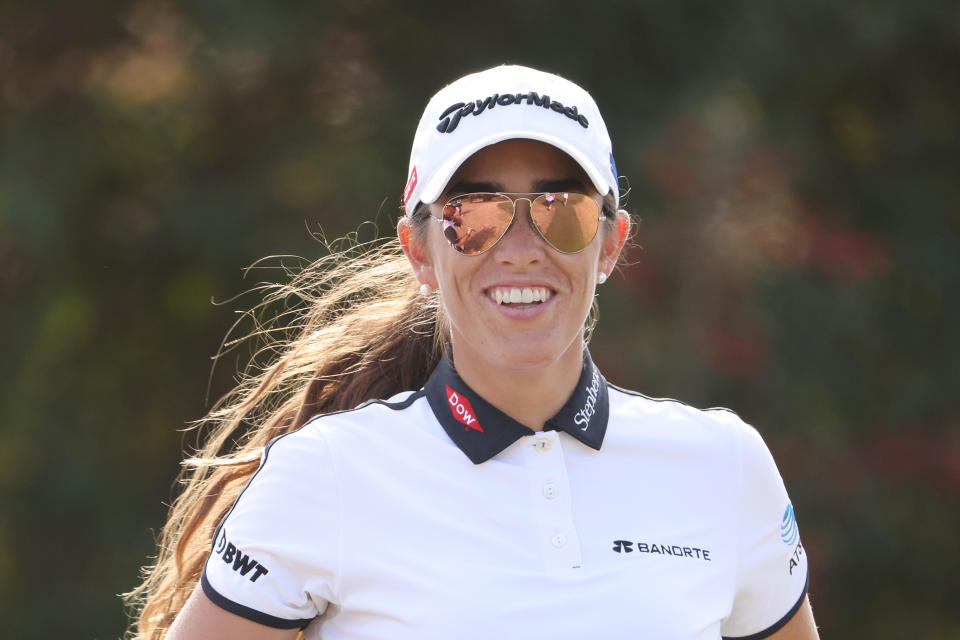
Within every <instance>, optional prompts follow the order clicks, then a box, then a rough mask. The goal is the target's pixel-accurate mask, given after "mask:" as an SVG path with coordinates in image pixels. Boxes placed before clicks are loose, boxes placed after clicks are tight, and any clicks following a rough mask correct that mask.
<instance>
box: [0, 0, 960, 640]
mask: <svg viewBox="0 0 960 640" xmlns="http://www.w3.org/2000/svg"><path fill="white" fill-rule="evenodd" d="M500 62H519V63H524V64H529V65H531V66H535V67H539V68H543V69H546V70H550V71H556V72H558V73H561V74H562V75H565V76H567V77H569V78H571V79H573V80H575V81H578V82H580V83H581V84H583V85H584V86H586V87H587V88H588V89H589V90H590V91H591V92H592V93H593V94H594V96H595V97H596V98H597V100H598V102H599V103H600V105H601V108H602V109H603V111H604V114H605V116H606V120H607V124H608V126H609V128H610V130H611V133H612V136H613V139H614V150H615V152H616V155H617V160H618V164H619V168H620V171H621V172H622V173H623V174H624V175H626V176H629V178H630V185H631V191H630V195H629V198H628V208H629V209H630V210H631V212H632V213H633V214H635V215H636V216H637V219H638V221H641V224H640V226H639V231H638V234H637V244H638V246H637V247H635V248H634V249H633V250H632V251H631V253H630V256H629V259H630V260H629V262H630V264H629V265H628V266H625V267H624V268H623V269H622V271H621V273H620V274H619V275H618V276H615V277H613V278H612V279H611V281H610V282H609V283H608V284H606V285H605V286H604V287H603V288H602V291H601V299H602V300H601V309H602V312H601V323H600V327H599V329H598V331H597V334H596V337H595V339H594V346H593V350H594V356H595V358H596V359H597V360H598V361H599V362H600V363H601V364H602V365H603V367H604V369H605V371H606V372H607V373H608V377H609V378H610V379H611V380H613V381H615V382H617V383H619V384H623V385H625V386H628V387H632V388H635V389H639V390H641V391H643V392H645V393H648V394H651V395H665V396H672V397H679V398H681V399H684V400H686V401H688V402H691V403H693V404H697V405H700V406H709V405H726V406H732V407H735V408H736V409H737V410H738V411H739V412H740V414H741V415H743V416H744V417H745V418H746V419H747V420H748V421H750V422H752V423H753V424H756V425H757V426H758V427H759V428H760V430H761V432H762V433H763V434H764V435H765V437H766V439H767V441H768V443H769V444H770V447H771V449H772V450H773V452H774V454H775V456H776V457H777V460H778V462H779V464H780V466H781V470H782V472H783V474H784V477H785V478H786V481H787V484H788V487H789V489H790V491H791V494H792V496H793V499H794V504H795V506H796V510H797V512H798V514H799V517H800V522H801V526H802V530H803V534H804V538H805V541H806V546H807V547H808V549H809V553H810V557H811V562H812V576H811V581H812V582H811V589H812V598H813V601H814V604H815V610H816V614H817V617H818V621H819V622H820V624H821V625H822V627H823V635H824V637H846V638H874V637H887V638H914V637H920V638H932V639H940V638H943V639H946V638H957V637H960V614H958V609H957V607H956V603H955V602H954V600H955V596H956V594H957V593H960V578H958V575H960V572H958V562H957V558H958V557H960V556H958V553H960V549H958V546H960V545H958V535H957V531H960V508H958V503H960V429H958V427H960V416H958V412H957V409H956V407H955V402H954V400H953V399H952V397H951V396H950V393H952V392H951V391H950V389H954V390H956V389H957V388H958V387H960V384H958V383H960V380H958V378H960V376H958V371H960V344H958V343H960V338H958V334H957V331H956V328H957V327H958V325H960V302H958V298H957V297H951V296H952V295H955V294H956V293H957V291H958V290H960V288H958V287H960V257H958V256H960V252H958V242H957V241H958V236H960V172H958V168H960V166H958V160H957V158H958V154H960V148H958V147H960V144H958V143H960V132H958V128H960V121H958V117H960V116H958V114H960V109H958V107H960V83H958V82H957V69H958V68H960V5H957V3H955V2H951V1H948V0H918V1H916V2H910V3H902V2H896V1H894V0H853V1H851V2H842V3H839V2H830V1H827V0H810V1H809V2H802V3H792V4H785V3H769V2H760V1H757V0H750V1H747V0H732V1H730V2H724V3H714V2H704V1H698V2H687V3H674V2H663V1H655V0H642V1H638V2H623V1H617V0H600V1H598V2H593V3H590V4H589V5H583V4H582V3H574V2H569V1H567V0H558V1H556V2H552V3H545V2H533V1H530V2H510V3H506V2H488V3H485V4H483V5H478V4H476V3H461V4H459V5H457V4H453V5H451V4H450V3H439V2H421V3H413V2H410V3H389V2H384V1H382V0H356V1H349V0H340V1H328V2H315V3H309V4H308V3H272V4H271V3H256V2H247V1H243V0H238V1H235V2H230V3H226V2H222V1H218V0H213V1H211V0H207V1H201V2H193V3H186V2H173V1H163V0H140V1H136V2H132V1H129V0H100V1H98V2H85V3H69V2H49V1H46V2H44V1H38V2H25V1H23V0H20V1H15V0H14V1H7V2H3V3H0V141H2V142H0V149H2V154H0V296H2V303H0V330H2V335H3V340H2V341H0V357H2V362H3V365H4V366H3V372H4V373H3V375H4V381H3V385H2V387H0V420H2V422H0V425H2V426H0V501H2V502H0V506H2V509H3V514H4V517H3V518H2V519H0V621H2V622H0V628H2V629H5V631H4V632H3V633H2V635H3V637H5V638H12V637H18V638H32V637H36V638H39V637H49V636H53V635H67V634H69V635H70V636H71V637H85V638H90V637H93V638H116V637H119V636H120V635H121V633H122V631H123V629H124V627H125V617H124V612H123V609H122V606H121V604H120V601H119V599H117V598H116V597H115V594H117V593H120V592H122V591H125V590H127V589H129V588H131V587H132V586H133V585H134V584H135V582H136V576H137V570H138V567H139V566H140V565H141V564H143V563H145V562H146V558H147V556H149V555H150V554H151V553H152V552H153V544H154V535H155V534H156V531H157V530H158V529H159V527H160V526H161V524H162V522H163V519H164V514H165V509H164V506H163V503H164V502H168V501H169V500H170V497H171V496H172V495H173V492H174V490H175V489H174V488H173V487H172V486H171V485H172V478H173V476H174V474H175V472H176V469H177V465H178V461H179V459H180V456H181V450H182V446H183V445H184V438H183V435H182V433H180V432H179V431H178V429H180V428H182V427H183V426H184V425H185V424H186V423H187V422H188V421H189V420H192V419H196V418H198V417H200V416H201V415H202V414H203V413H204V412H205V409H206V408H207V407H209V404H210V399H212V398H216V397H218V396H219V395H220V394H222V393H224V392H225V391H226V390H227V389H228V388H229V387H230V385H231V382H232V374H233V372H232V371H230V370H229V368H230V367H231V366H234V365H235V364H236V363H235V362H230V363H226V362H224V363H221V364H220V365H219V366H218V367H217V368H216V369H215V370H214V371H213V373H212V374H211V367H210V363H209V360H208V356H210V355H212V354H213V353H215V352H216V350H217V348H218V345H219V341H220V339H221V338H222V336H223V334H224V333H225V331H226V329H227V327H228V326H229V324H230V323H231V322H232V318H233V311H234V310H236V309H243V308H245V307H250V306H252V305H253V303H254V300H253V299H250V298H249V297H247V298H244V297H241V298H239V299H238V300H235V301H233V302H230V303H229V304H225V305H220V306H216V305H213V304H211V300H219V301H225V300H229V299H231V298H232V296H234V295H236V294H238V293H240V292H242V291H243V290H245V289H247V288H249V287H251V286H253V285H254V284H256V282H258V281H259V280H261V279H271V278H282V277H283V276H282V273H281V272H279V271H278V272H270V271H266V272H264V271H256V272H253V273H251V274H250V275H248V276H247V278H246V280H244V279H242V271H241V270H242V268H243V267H245V266H247V265H249V264H251V263H253V262H254V261H255V260H256V259H258V258H260V257H262V256H264V255H268V254H297V255H301V256H305V257H307V258H310V257H314V256H316V255H318V254H319V253H320V252H321V251H322V250H323V249H322V245H321V244H320V243H318V242H317V241H316V240H315V239H314V238H313V237H312V234H313V233H317V232H319V231H320V230H321V229H322V231H323V232H324V233H325V234H326V235H327V236H328V237H331V238H333V237H337V236H339V235H342V234H344V233H346V232H348V231H350V230H353V229H355V228H356V227H357V226H358V224H359V223H360V222H361V221H362V220H368V219H375V220H376V221H377V222H378V224H379V226H380V229H381V233H390V231H391V229H392V227H393V224H394V221H395V216H396V213H397V205H398V201H399V193H400V191H401V189H402V187H403V184H404V182H405V180H406V173H407V156H408V153H409V144H410V142H411V140H412V136H413V131H414V128H415V125H416V122H417V119H418V117H419V114H420V112H421V110H422V108H423V106H424V104H425V103H426V99H427V98H428V97H429V96H430V95H431V94H432V93H433V92H434V91H436V89H438V88H439V87H440V86H442V85H443V84H444V83H446V82H449V81H450V80H452V79H454V78H456V77H458V76H459V75H461V74H463V73H465V72H467V71H472V70H478V69H481V68H486V67H488V66H491V65H493V64H497V63H500ZM951 291H952V292H954V293H953V294H951V293H950V292H951ZM951 327H953V329H951ZM208 378H209V380H208ZM208 383H209V386H210V393H209V396H208V393H207V387H208ZM208 398H209V399H208ZM186 442H189V438H187V439H186Z"/></svg>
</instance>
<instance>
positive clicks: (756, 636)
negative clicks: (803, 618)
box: [721, 570, 810, 640]
mask: <svg viewBox="0 0 960 640" xmlns="http://www.w3.org/2000/svg"><path fill="white" fill-rule="evenodd" d="M809 586H810V572H809V570H808V571H807V577H806V579H805V580H804V582H803V590H802V591H800V597H799V598H797V602H796V603H795V604H794V605H793V606H792V607H790V610H789V611H787V613H786V614H785V615H784V616H783V617H782V618H780V619H779V620H777V621H776V622H774V623H773V624H772V625H770V626H769V627H767V628H766V629H764V630H763V631H758V632H757V633H752V634H750V635H749V636H721V637H722V638H723V640H761V638H766V637H769V636H772V635H773V634H775V633H776V632H777V631H780V629H782V628H783V627H784V626H785V625H786V624H787V623H788V622H790V620H792V619H793V616H795V615H797V611H799V610H800V605H802V604H803V600H804V598H806V597H807V588H808V587H809Z"/></svg>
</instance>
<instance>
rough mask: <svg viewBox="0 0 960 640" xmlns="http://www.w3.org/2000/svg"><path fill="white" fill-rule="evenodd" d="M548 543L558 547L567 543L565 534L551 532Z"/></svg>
mask: <svg viewBox="0 0 960 640" xmlns="http://www.w3.org/2000/svg"><path fill="white" fill-rule="evenodd" d="M550 544H552V545H553V546H555V547H556V548H557V549H559V548H560V547H562V546H563V545H565V544H567V536H565V535H563V534H562V533H555V534H553V537H552V538H550Z"/></svg>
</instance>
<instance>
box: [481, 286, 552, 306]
mask: <svg viewBox="0 0 960 640" xmlns="http://www.w3.org/2000/svg"><path fill="white" fill-rule="evenodd" d="M489 295H490V297H492V298H493V299H494V300H495V301H496V303H497V304H520V303H523V304H530V303H532V302H546V301H547V300H548V299H549V298H550V296H551V293H550V290H549V289H547V288H546V287H524V288H522V289H521V288H520V287H510V288H509V289H507V288H497V289H493V290H492V291H491V292H490V294H489Z"/></svg>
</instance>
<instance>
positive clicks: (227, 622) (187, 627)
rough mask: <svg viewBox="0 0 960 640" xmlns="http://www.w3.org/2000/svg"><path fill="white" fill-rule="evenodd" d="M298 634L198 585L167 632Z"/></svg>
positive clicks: (261, 637) (192, 639)
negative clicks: (237, 609) (240, 611)
mask: <svg viewBox="0 0 960 640" xmlns="http://www.w3.org/2000/svg"><path fill="white" fill-rule="evenodd" d="M797 617H799V613H798V614H797ZM791 624H792V622H791ZM788 626H789V625H788ZM296 637H297V629H274V628H272V627H267V626H264V625H262V624H259V623H256V622H253V621H252V620H247V619H246V618H242V617H240V616H238V615H236V614H233V613H230V612H229V611H227V610H226V609H221V608H220V607H218V606H217V605H215V604H213V602H211V601H210V599H209V598H208V597H207V596H206V594H204V593H203V589H201V588H200V585H199V584H198V585H197V588H196V589H194V590H193V593H192V594H191V595H190V598H189V599H188V600H187V603H186V604H185V605H184V606H183V609H181V610H180V614H179V615H178V616H177V619H176V620H174V622H173V626H172V627H170V631H169V633H168V634H167V640H227V639H229V640H293V638H296Z"/></svg>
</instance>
